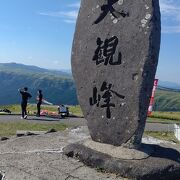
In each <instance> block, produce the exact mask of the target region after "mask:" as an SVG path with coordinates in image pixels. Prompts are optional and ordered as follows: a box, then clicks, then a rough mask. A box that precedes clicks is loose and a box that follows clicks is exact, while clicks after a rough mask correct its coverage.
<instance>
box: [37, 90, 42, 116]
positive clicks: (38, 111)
mask: <svg viewBox="0 0 180 180" xmlns="http://www.w3.org/2000/svg"><path fill="white" fill-rule="evenodd" d="M42 99H43V95H42V90H38V96H37V116H40V112H41V104H42Z"/></svg>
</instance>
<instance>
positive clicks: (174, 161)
mask: <svg viewBox="0 0 180 180" xmlns="http://www.w3.org/2000/svg"><path fill="white" fill-rule="evenodd" d="M63 153H64V154H65V155H67V156H68V157H74V158H77V159H79V160H80V161H82V162H84V163H85V164H86V165H88V166H91V167H93V168H98V169H101V170H102V171H105V172H111V173H116V174H119V175H120V176H122V177H127V178H133V179H138V180H141V179H142V180H179V179H180V153H179V152H178V151H177V150H175V149H171V148H165V147H161V146H159V145H149V144H142V146H141V148H140V149H139V150H136V149H127V148H123V147H116V146H112V145H108V144H102V143H97V142H94V141H92V140H86V141H83V142H79V143H76V144H71V145H68V146H67V147H65V148H64V149H63Z"/></svg>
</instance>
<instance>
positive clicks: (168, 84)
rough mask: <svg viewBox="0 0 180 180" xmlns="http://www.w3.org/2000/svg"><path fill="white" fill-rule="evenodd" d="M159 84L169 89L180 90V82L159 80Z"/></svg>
mask: <svg viewBox="0 0 180 180" xmlns="http://www.w3.org/2000/svg"><path fill="white" fill-rule="evenodd" d="M158 86H159V87H164V88H168V89H174V90H180V84H178V83H173V82H168V81H159V82H158Z"/></svg>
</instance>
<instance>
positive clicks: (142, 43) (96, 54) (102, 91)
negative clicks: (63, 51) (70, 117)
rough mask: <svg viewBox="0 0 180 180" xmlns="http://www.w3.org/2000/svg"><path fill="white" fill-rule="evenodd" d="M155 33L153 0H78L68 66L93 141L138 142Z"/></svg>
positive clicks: (154, 51)
mask: <svg viewBox="0 0 180 180" xmlns="http://www.w3.org/2000/svg"><path fill="white" fill-rule="evenodd" d="M160 31H161V28H160V11H159V2H158V0H138V1H132V0H103V1H102V0H96V1H91V0H86V1H82V4H81V8H80V13H79V17H78V21H77V26H76V32H75V37H74V42H73V49H72V70H73V76H74V79H75V82H76V85H77V93H78V99H79V103H80V105H81V108H82V111H83V114H84V116H85V118H86V119H87V121H88V128H89V131H90V134H91V137H92V139H93V140H94V141H98V142H102V143H108V144H113V145H116V146H119V145H122V144H126V143H129V144H131V145H132V144H133V145H138V144H140V142H141V137H142V134H143V132H144V126H145V120H146V117H147V109H148V105H149V100H150V96H151V93H152V87H153V82H154V76H155V72H156V67H157V63H158V55H159V47H160Z"/></svg>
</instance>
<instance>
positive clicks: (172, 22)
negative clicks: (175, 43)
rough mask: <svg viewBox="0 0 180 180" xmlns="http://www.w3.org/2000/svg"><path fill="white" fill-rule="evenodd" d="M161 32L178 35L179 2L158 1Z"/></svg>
mask: <svg viewBox="0 0 180 180" xmlns="http://www.w3.org/2000/svg"><path fill="white" fill-rule="evenodd" d="M160 8H161V15H162V16H161V17H162V32H163V33H180V26H179V23H180V1H179V2H178V1H177V0H160Z"/></svg>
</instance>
